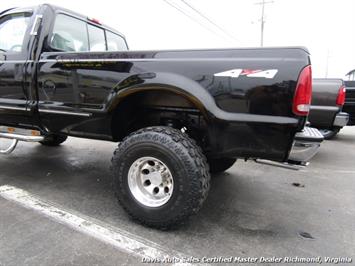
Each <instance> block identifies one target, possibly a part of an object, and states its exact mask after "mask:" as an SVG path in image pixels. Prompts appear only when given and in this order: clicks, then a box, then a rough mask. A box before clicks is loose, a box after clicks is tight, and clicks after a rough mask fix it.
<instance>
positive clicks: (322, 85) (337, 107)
mask: <svg viewBox="0 0 355 266" xmlns="http://www.w3.org/2000/svg"><path fill="white" fill-rule="evenodd" d="M312 92H313V93H312V103H311V111H310V113H309V116H308V121H309V122H310V124H311V126H312V127H315V128H318V129H319V131H320V132H321V133H322V135H323V137H324V138H325V139H332V138H333V137H335V136H336V135H337V134H338V132H339V131H340V130H341V129H342V128H343V127H344V126H346V125H347V123H348V120H349V114H348V113H346V112H342V109H343V105H344V102H345V94H346V88H345V86H344V81H343V80H342V79H327V78H323V79H313V88H312Z"/></svg>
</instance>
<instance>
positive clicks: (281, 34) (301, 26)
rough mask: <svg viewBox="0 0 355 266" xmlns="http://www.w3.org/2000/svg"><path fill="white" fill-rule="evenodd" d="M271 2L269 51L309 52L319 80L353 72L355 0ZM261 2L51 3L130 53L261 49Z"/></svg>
mask: <svg viewBox="0 0 355 266" xmlns="http://www.w3.org/2000/svg"><path fill="white" fill-rule="evenodd" d="M265 1H266V2H271V3H267V4H265V28H264V46H265V47H268V46H272V47H277V46H305V47H307V48H308V50H309V51H310V53H311V61H312V68H313V77H318V78H322V77H328V78H344V76H345V74H346V73H347V72H348V71H350V70H352V69H355V31H354V26H355V16H354V15H353V13H354V11H355V0H337V1H334V0H265ZM260 2H262V0H111V1H109V0H100V1H87V0H85V1H82V0H76V1H75V0H47V1H46V3H51V4H55V5H58V6H62V7H65V8H67V9H71V10H73V11H76V12H78V13H81V14H84V15H87V16H89V17H94V18H97V19H98V20H100V21H101V22H102V23H104V24H106V25H108V26H111V27H112V28H115V29H116V30H118V31H119V32H121V33H123V34H124V35H125V36H126V39H127V42H128V44H129V47H130V50H150V49H155V50H160V49H189V48H192V49H196V48H230V47H234V48H238V47H259V46H260V21H261V19H260V17H261V5H260V4H258V3H260ZM41 3H43V1H38V0H26V1H25V0H1V1H0V10H4V9H7V8H10V7H14V6H18V7H26V6H30V5H37V4H41ZM196 10H197V12H196ZM198 12H199V13H198ZM184 13H185V14H184ZM201 14H202V15H201Z"/></svg>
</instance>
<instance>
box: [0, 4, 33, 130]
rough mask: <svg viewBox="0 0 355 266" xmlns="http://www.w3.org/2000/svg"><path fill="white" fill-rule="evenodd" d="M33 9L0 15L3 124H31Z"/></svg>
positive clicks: (0, 82)
mask: <svg viewBox="0 0 355 266" xmlns="http://www.w3.org/2000/svg"><path fill="white" fill-rule="evenodd" d="M32 14H33V12H32V11H31V10H23V11H21V10H19V9H16V12H15V11H14V12H13V13H11V11H9V12H7V13H5V14H2V15H0V125H14V126H16V125H18V124H23V125H27V124H28V125H30V124H31V117H30V114H29V110H28V108H27V105H28V101H29V99H30V95H29V93H30V91H29V90H28V85H27V83H26V80H25V76H26V75H25V73H26V71H25V68H26V64H27V63H28V61H27V57H28V51H27V50H28V43H29V35H30V34H29V33H30V22H31V18H32Z"/></svg>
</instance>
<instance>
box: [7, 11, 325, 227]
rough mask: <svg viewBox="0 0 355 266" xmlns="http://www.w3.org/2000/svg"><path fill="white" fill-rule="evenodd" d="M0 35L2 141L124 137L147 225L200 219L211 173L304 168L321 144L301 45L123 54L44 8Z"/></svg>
mask: <svg viewBox="0 0 355 266" xmlns="http://www.w3.org/2000/svg"><path fill="white" fill-rule="evenodd" d="M14 29H16V31H15V30H14ZM0 39H1V40H2V41H3V40H4V41H3V42H1V43H0V49H1V50H2V52H1V64H0V110H1V112H0V124H1V125H3V127H2V133H0V137H7V138H12V139H14V140H15V141H16V140H25V141H40V142H41V143H42V144H44V145H49V146H55V145H59V144H60V143H62V142H63V141H65V139H66V137H67V136H77V137H83V138H92V139H101V140H110V141H116V142H120V144H119V146H118V148H117V149H116V151H115V153H114V156H113V158H112V164H113V172H114V187H115V191H116V194H117V197H118V199H119V201H120V203H121V205H122V206H123V207H124V208H125V209H126V211H127V212H128V213H129V214H130V215H131V216H132V217H133V218H135V219H136V220H138V221H140V222H142V223H144V224H146V225H149V226H154V227H160V228H165V227H169V226H172V225H175V224H178V223H179V222H181V221H184V220H185V219H186V218H188V217H189V216H190V215H192V214H194V213H196V212H197V211H198V210H199V209H200V208H201V206H202V203H203V202H204V200H205V199H206V197H207V194H208V190H209V184H210V173H209V166H210V169H211V171H213V172H219V171H224V170H226V169H227V168H228V167H230V166H231V165H232V164H233V163H234V162H235V160H236V159H237V158H245V159H258V158H261V159H266V160H272V161H275V162H276V164H277V163H278V164H279V165H285V164H288V165H300V164H305V163H307V162H308V160H309V159H310V158H311V157H312V156H313V155H314V154H315V153H316V151H317V149H318V147H319V143H320V142H321V141H322V139H323V137H322V136H321V135H320V133H319V132H318V131H317V130H315V129H313V130H312V129H309V128H304V125H305V122H306V120H307V115H308V110H309V104H310V97H311V89H312V87H311V81H312V80H311V66H310V60H309V54H308V52H307V50H306V49H305V48H302V47H291V48H263V49H253V48H250V49H247V48H246V49H215V50H170V51H128V47H127V44H126V41H125V39H124V37H123V36H122V35H121V34H120V33H118V32H117V31H115V30H114V29H111V28H109V27H107V26H105V25H102V24H100V23H98V22H97V20H92V19H88V18H87V17H85V16H82V15H80V14H77V13H75V12H72V11H69V10H66V9H63V8H59V7H55V6H52V5H47V4H45V5H41V6H37V7H32V8H25V9H19V8H17V9H11V10H8V11H6V12H4V13H3V14H2V15H1V16H0ZM9 150H10V151H11V149H9ZM206 157H207V158H206Z"/></svg>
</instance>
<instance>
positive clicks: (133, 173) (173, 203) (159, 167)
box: [112, 127, 210, 229]
mask: <svg viewBox="0 0 355 266" xmlns="http://www.w3.org/2000/svg"><path fill="white" fill-rule="evenodd" d="M112 166H113V175H114V189H115V192H116V196H117V198H118V201H119V202H120V204H121V205H122V207H123V208H124V209H125V210H126V212H127V213H128V214H129V215H130V216H131V217H132V218H133V219H135V220H137V221H139V222H141V223H143V224H145V225H148V226H151V227H156V228H161V229H166V228H169V227H171V226H174V225H177V224H179V223H182V222H184V221H185V220H187V219H188V218H189V217H190V216H191V215H193V214H195V213H197V211H198V210H199V209H200V208H201V206H202V204H203V202H204V201H205V199H206V197H207V194H208V191H209V186H210V174H209V172H208V164H207V161H206V158H205V156H204V155H203V154H202V151H201V149H200V148H199V147H198V146H197V145H196V143H195V141H193V140H192V139H190V138H189V137H188V136H187V135H186V134H185V133H182V132H181V131H179V130H176V129H173V128H170V127H148V128H144V129H141V130H138V131H136V132H134V133H132V134H131V135H129V136H128V137H126V138H125V139H124V140H123V141H122V142H121V143H120V144H119V146H118V148H117V149H116V151H115V153H114V156H113V158H112Z"/></svg>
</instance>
